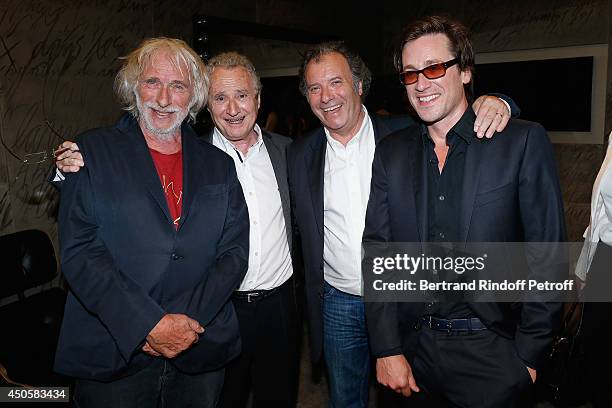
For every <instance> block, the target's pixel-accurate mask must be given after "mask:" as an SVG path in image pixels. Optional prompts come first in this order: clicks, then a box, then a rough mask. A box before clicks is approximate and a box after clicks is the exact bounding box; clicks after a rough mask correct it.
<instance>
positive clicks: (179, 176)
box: [149, 149, 183, 229]
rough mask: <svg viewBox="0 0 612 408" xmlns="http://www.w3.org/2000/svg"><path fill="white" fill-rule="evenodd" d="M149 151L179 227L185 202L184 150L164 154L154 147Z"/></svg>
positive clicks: (175, 223) (173, 217)
mask: <svg viewBox="0 0 612 408" xmlns="http://www.w3.org/2000/svg"><path fill="white" fill-rule="evenodd" d="M149 151H150V152H151V157H152V158H153V163H155V169H157V175H158V176H159V181H161V184H162V187H163V189H164V194H165V196H166V202H167V203H168V209H170V216H171V217H172V219H173V220H174V227H175V228H177V229H178V225H179V221H180V219H181V208H182V204H183V152H182V150H181V151H178V152H176V153H172V154H163V153H160V152H158V151H157V150H153V149H149Z"/></svg>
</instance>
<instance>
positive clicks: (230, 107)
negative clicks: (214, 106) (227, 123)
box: [227, 98, 240, 116]
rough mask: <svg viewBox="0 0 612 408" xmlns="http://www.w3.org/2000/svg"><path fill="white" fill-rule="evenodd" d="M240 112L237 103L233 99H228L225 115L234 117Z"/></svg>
mask: <svg viewBox="0 0 612 408" xmlns="http://www.w3.org/2000/svg"><path fill="white" fill-rule="evenodd" d="M239 112H240V108H239V106H238V102H236V100H235V99H234V98H230V100H229V103H228V104H227V114H228V115H230V116H236V115H237V114H238V113H239Z"/></svg>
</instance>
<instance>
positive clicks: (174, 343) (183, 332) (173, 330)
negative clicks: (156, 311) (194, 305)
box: [142, 314, 204, 358]
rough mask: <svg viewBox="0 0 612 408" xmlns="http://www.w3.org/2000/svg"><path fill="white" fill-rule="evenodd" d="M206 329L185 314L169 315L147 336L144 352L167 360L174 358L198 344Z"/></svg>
mask: <svg viewBox="0 0 612 408" xmlns="http://www.w3.org/2000/svg"><path fill="white" fill-rule="evenodd" d="M202 333H204V328H203V327H202V326H201V325H200V323H198V322H197V321H196V320H194V319H192V318H190V317H188V316H186V315H184V314H167V315H165V316H164V317H162V319H161V320H160V321H159V322H158V323H157V324H156V325H155V327H154V328H153V330H151V332H150V333H149V334H148V336H147V342H146V343H145V345H144V346H143V348H142V350H143V351H144V352H146V353H148V354H151V355H155V354H154V353H152V352H151V351H154V352H157V353H158V354H160V355H162V356H164V357H166V358H174V357H176V356H177V355H179V354H180V353H182V352H183V351H185V350H187V349H188V348H189V347H191V346H192V345H193V344H195V343H197V342H198V339H199V334H202Z"/></svg>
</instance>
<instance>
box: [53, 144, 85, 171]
mask: <svg viewBox="0 0 612 408" xmlns="http://www.w3.org/2000/svg"><path fill="white" fill-rule="evenodd" d="M54 154H55V165H56V166H57V168H58V169H59V170H60V171H61V172H63V173H76V172H77V171H79V170H81V167H83V166H84V165H85V162H83V155H82V154H81V152H80V151H79V146H77V144H76V143H74V142H71V141H68V140H67V141H65V142H63V143H62V144H61V145H59V147H58V148H57V150H56V151H55V152H54Z"/></svg>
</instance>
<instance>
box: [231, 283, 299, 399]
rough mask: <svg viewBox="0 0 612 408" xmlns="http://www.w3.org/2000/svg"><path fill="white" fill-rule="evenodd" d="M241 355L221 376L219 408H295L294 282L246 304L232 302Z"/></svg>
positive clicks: (296, 339)
mask: <svg viewBox="0 0 612 408" xmlns="http://www.w3.org/2000/svg"><path fill="white" fill-rule="evenodd" d="M233 302H234V307H235V308H236V314H237V315H238V322H239V324H240V336H241V338H242V353H241V354H240V356H239V357H238V358H236V359H235V360H233V361H232V362H230V363H229V364H228V365H227V366H226V370H225V383H224V386H223V391H222V392H221V398H220V400H219V407H221V408H242V407H245V406H246V404H247V401H248V397H249V392H250V391H251V390H252V391H253V403H254V404H253V406H254V407H259V408H261V407H265V408H274V407H294V406H295V404H296V399H297V384H298V365H299V329H300V327H301V325H300V324H299V316H298V313H297V304H296V296H295V288H294V283H293V278H292V279H289V281H287V282H285V283H284V284H283V285H281V286H280V287H279V290H277V291H276V292H274V293H273V294H272V295H270V296H268V297H265V298H263V299H260V300H259V299H258V300H255V301H253V302H251V303H249V302H247V301H245V300H237V299H233Z"/></svg>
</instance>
